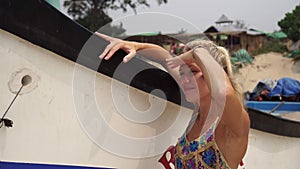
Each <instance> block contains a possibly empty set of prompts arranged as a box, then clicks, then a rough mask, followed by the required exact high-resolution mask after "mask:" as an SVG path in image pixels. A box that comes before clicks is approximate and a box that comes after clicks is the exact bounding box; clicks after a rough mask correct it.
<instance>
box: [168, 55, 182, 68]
mask: <svg viewBox="0 0 300 169" xmlns="http://www.w3.org/2000/svg"><path fill="white" fill-rule="evenodd" d="M166 62H167V67H168V68H170V69H173V68H176V67H178V66H180V65H182V64H184V61H183V60H181V59H180V58H178V57H175V58H168V59H166Z"/></svg>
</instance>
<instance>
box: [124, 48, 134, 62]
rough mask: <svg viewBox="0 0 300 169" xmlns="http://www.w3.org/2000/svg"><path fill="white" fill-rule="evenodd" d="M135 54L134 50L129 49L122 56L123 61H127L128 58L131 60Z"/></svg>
mask: <svg viewBox="0 0 300 169" xmlns="http://www.w3.org/2000/svg"><path fill="white" fill-rule="evenodd" d="M135 55H136V51H135V50H130V52H129V53H128V54H127V55H126V56H125V57H124V58H123V62H124V63H127V62H128V61H129V60H131V59H132V58H133V57H134V56H135Z"/></svg>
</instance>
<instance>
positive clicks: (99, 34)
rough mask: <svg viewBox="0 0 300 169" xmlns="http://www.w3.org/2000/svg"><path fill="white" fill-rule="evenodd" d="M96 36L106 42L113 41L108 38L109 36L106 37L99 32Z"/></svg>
mask: <svg viewBox="0 0 300 169" xmlns="http://www.w3.org/2000/svg"><path fill="white" fill-rule="evenodd" d="M95 34H96V35H97V36H99V37H100V38H102V39H104V40H106V41H111V39H112V37H110V36H107V35H104V34H102V33H99V32H95Z"/></svg>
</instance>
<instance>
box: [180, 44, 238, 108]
mask: <svg viewBox="0 0 300 169" xmlns="http://www.w3.org/2000/svg"><path fill="white" fill-rule="evenodd" d="M197 46H205V48H206V49H207V50H208V51H209V52H210V54H211V55H212V57H213V58H214V59H215V60H216V61H217V62H218V63H219V65H220V66H222V67H223V69H224V71H225V72H226V74H227V76H228V78H229V81H230V83H231V85H232V87H233V89H234V91H235V93H236V94H237V96H238V97H239V98H240V100H241V102H242V103H243V102H244V101H243V100H244V98H243V95H242V89H241V87H240V85H239V83H238V82H237V80H236V78H235V77H234V76H233V71H232V65H231V61H230V56H229V53H228V51H227V50H226V49H225V48H224V47H221V46H218V45H216V44H215V43H214V42H212V41H210V40H202V39H199V40H193V41H191V42H188V43H187V44H186V45H185V48H184V50H185V51H189V50H191V49H193V48H195V47H197Z"/></svg>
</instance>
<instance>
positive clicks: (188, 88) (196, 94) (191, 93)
mask: <svg viewBox="0 0 300 169" xmlns="http://www.w3.org/2000/svg"><path fill="white" fill-rule="evenodd" d="M179 74H180V86H181V88H182V90H183V92H184V94H185V97H186V100H187V101H189V102H192V103H199V101H200V98H201V97H204V96H207V94H209V90H208V87H207V84H206V83H205V81H204V78H203V74H202V71H201V69H200V67H199V66H198V65H196V63H187V64H183V65H181V66H180V68H179Z"/></svg>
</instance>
